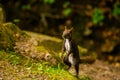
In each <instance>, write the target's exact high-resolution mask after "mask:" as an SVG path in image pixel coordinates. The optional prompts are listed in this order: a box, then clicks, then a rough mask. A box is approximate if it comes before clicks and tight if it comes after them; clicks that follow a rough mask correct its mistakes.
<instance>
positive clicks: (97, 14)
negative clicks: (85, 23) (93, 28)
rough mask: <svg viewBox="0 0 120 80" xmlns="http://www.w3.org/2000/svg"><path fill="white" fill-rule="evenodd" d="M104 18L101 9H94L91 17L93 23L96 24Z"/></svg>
mask: <svg viewBox="0 0 120 80" xmlns="http://www.w3.org/2000/svg"><path fill="white" fill-rule="evenodd" d="M103 19H104V15H103V13H102V10H101V9H96V10H95V11H94V14H93V17H92V21H93V23H94V24H98V23H100V22H101V21H102V20H103Z"/></svg>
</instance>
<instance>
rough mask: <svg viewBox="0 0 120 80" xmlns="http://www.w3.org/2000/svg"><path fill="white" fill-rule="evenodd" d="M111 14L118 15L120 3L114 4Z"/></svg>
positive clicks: (119, 13)
mask: <svg viewBox="0 0 120 80" xmlns="http://www.w3.org/2000/svg"><path fill="white" fill-rule="evenodd" d="M113 15H114V16H117V15H120V3H118V4H115V7H114V9H113Z"/></svg>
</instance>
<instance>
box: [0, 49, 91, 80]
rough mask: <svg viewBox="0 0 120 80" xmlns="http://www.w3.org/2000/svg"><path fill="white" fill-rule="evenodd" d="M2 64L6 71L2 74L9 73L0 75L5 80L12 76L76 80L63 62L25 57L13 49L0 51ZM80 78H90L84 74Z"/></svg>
mask: <svg viewBox="0 0 120 80" xmlns="http://www.w3.org/2000/svg"><path fill="white" fill-rule="evenodd" d="M6 64H7V66H5V65H6ZM0 66H3V68H4V70H3V72H4V73H1V72H0V74H7V75H6V76H0V78H1V79H3V80H9V79H11V78H9V77H10V76H12V80H21V79H22V80H31V79H32V80H76V78H75V77H74V76H73V75H71V74H70V73H69V72H68V71H66V70H65V69H64V67H63V66H62V65H61V64H57V65H53V64H48V63H47V62H45V61H41V60H39V61H38V60H34V59H31V58H25V57H23V56H21V55H20V54H18V53H15V52H12V51H7V52H6V51H0ZM5 67H6V68H5ZM15 67H16V68H15ZM9 68H10V69H9ZM0 70H2V69H0ZM18 74H20V75H18ZM80 80H90V79H88V78H87V77H85V76H83V77H81V79H80Z"/></svg>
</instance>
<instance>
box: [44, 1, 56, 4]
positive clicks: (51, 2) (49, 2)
mask: <svg viewBox="0 0 120 80" xmlns="http://www.w3.org/2000/svg"><path fill="white" fill-rule="evenodd" d="M43 2H44V3H45V4H47V3H48V4H53V3H55V0H43Z"/></svg>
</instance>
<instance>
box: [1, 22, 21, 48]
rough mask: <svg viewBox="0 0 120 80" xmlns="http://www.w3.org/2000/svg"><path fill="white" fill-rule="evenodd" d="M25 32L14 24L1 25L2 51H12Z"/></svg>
mask: <svg viewBox="0 0 120 80" xmlns="http://www.w3.org/2000/svg"><path fill="white" fill-rule="evenodd" d="M20 35H23V32H22V31H21V30H20V29H19V28H18V27H17V26H16V25H15V24H13V23H11V22H9V23H3V24H0V49H10V50H11V49H12V50H13V47H14V45H15V42H16V41H17V40H18V39H19V38H20Z"/></svg>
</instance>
